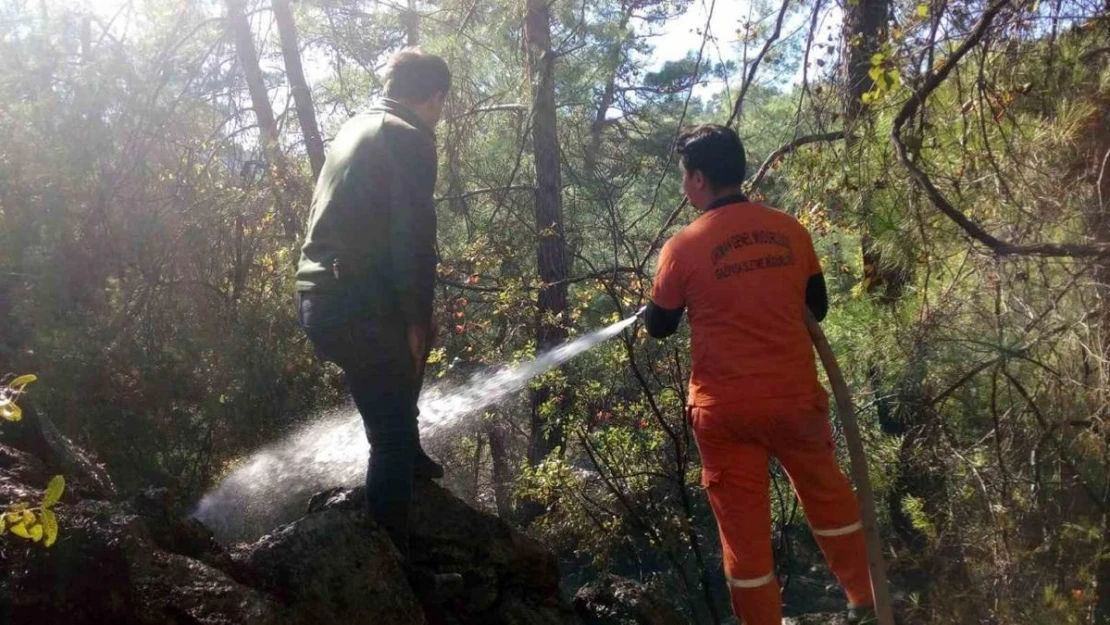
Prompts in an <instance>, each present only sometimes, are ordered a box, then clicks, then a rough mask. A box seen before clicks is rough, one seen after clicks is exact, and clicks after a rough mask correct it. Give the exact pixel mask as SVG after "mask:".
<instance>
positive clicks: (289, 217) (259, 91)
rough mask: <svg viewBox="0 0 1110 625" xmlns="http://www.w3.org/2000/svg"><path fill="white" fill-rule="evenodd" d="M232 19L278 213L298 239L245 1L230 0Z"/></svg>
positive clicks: (297, 225) (287, 232) (291, 235)
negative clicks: (270, 175)
mask: <svg viewBox="0 0 1110 625" xmlns="http://www.w3.org/2000/svg"><path fill="white" fill-rule="evenodd" d="M227 9H228V19H229V20H230V22H231V30H232V34H233V35H234V37H235V51H236V52H237V53H238V56H239V62H240V63H241V64H242V65H243V74H244V75H245V76H246V79H247V89H248V90H249V91H250V96H251V107H252V108H253V109H254V114H255V117H256V118H257V119H258V133H259V135H260V136H261V138H262V151H263V153H264V154H265V155H266V158H267V160H268V161H269V167H270V173H271V174H272V177H273V191H274V199H275V201H276V202H277V209H278V215H279V216H280V219H281V221H282V225H283V227H284V229H285V235H286V236H287V237H289V238H290V239H296V238H297V237H298V236H299V235H300V221H299V220H298V219H297V216H296V215H295V214H294V213H293V211H292V209H291V207H290V202H289V194H288V189H287V186H288V182H289V176H288V168H287V167H286V165H285V157H284V155H282V153H281V147H280V143H279V141H278V129H277V120H276V118H275V117H274V109H273V107H271V106H270V98H269V95H268V94H267V91H266V81H265V79H264V78H263V76H262V68H260V67H259V65H258V50H257V49H256V48H255V47H254V34H253V33H251V25H250V21H249V20H248V19H247V14H246V12H245V8H244V0H227Z"/></svg>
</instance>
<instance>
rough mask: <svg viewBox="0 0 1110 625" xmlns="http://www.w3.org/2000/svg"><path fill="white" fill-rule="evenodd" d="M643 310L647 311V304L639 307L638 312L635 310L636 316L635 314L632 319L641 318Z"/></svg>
mask: <svg viewBox="0 0 1110 625" xmlns="http://www.w3.org/2000/svg"><path fill="white" fill-rule="evenodd" d="M645 310H647V304H644V305H643V306H641V307H640V310H637V311H636V314H635V315H633V317H643V316H644V311H645Z"/></svg>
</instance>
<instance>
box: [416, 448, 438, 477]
mask: <svg viewBox="0 0 1110 625" xmlns="http://www.w3.org/2000/svg"><path fill="white" fill-rule="evenodd" d="M412 474H413V476H414V477H418V478H420V479H424V480H438V479H439V478H441V477H443V467H442V466H440V464H439V463H438V462H436V461H435V460H432V458H431V457H430V456H429V455H428V454H426V453H424V450H423V449H417V450H416V459H415V460H413V463H412Z"/></svg>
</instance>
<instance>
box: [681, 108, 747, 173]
mask: <svg viewBox="0 0 1110 625" xmlns="http://www.w3.org/2000/svg"><path fill="white" fill-rule="evenodd" d="M675 152H677V153H678V156H679V158H680V159H682V166H683V167H685V168H686V171H687V172H690V173H693V172H695V171H700V172H701V173H702V175H704V176H705V177H706V178H708V179H709V184H711V185H713V188H715V189H726V188H728V187H735V186H737V185H739V184H741V183H743V182H744V176H746V175H747V156H746V155H745V154H744V144H743V143H742V142H741V141H740V137H739V136H738V135H737V134H736V131H734V130H733V129H731V128H729V127H727V126H721V125H719V124H705V125H703V126H698V127H696V128H691V129H690V130H687V131H685V132H683V133H682V134H681V135H679V136H678V141H677V142H676V144H675Z"/></svg>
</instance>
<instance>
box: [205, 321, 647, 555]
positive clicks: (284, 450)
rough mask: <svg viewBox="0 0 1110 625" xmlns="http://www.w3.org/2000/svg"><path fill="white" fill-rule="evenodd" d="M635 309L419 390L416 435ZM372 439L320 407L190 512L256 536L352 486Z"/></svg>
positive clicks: (573, 350) (590, 342) (229, 531)
mask: <svg viewBox="0 0 1110 625" xmlns="http://www.w3.org/2000/svg"><path fill="white" fill-rule="evenodd" d="M645 309H646V307H644V308H641V309H640V310H639V311H637V312H636V314H634V315H632V316H631V317H628V318H627V319H623V320H621V321H618V322H616V323H614V324H611V325H609V326H608V327H605V328H602V329H601V330H597V331H595V332H591V333H590V334H587V335H585V336H581V337H579V338H577V339H574V340H572V341H568V342H566V343H563V344H562V345H559V346H558V347H555V348H553V349H551V350H548V351H546V352H544V353H542V354H540V355H538V356H536V357H535V358H534V359H532V360H529V361H526V362H521V363H518V364H516V365H513V366H507V367H499V368H492V369H489V370H486V371H483V372H481V373H479V374H476V375H474V376H473V377H471V378H470V379H469V380H468V381H467V382H465V383H462V384H436V385H433V386H431V387H430V388H428V389H426V390H425V391H424V392H423V393H422V395H421V397H420V430H421V436H425V437H426V436H432V435H434V434H435V433H436V432H437V431H439V430H441V429H443V428H446V427H449V426H451V425H455V424H457V423H459V421H460V419H462V418H463V417H466V416H469V415H473V414H475V413H477V412H479V411H481V410H483V409H485V408H489V407H490V406H493V405H494V404H496V403H498V402H500V401H502V400H504V399H505V398H507V397H508V396H510V395H512V394H514V393H516V392H519V391H521V390H523V389H524V388H525V387H526V386H527V385H528V382H529V381H530V380H532V379H533V378H535V377H536V376H539V375H542V374H544V373H547V372H548V371H550V370H552V369H554V368H555V367H558V366H559V365H562V364H563V363H565V362H567V361H568V360H570V359H572V358H574V357H575V356H578V355H580V354H583V353H585V352H587V351H589V350H590V349H593V348H594V347H596V346H597V345H599V344H601V343H603V342H605V341H607V340H609V339H611V338H613V337H614V336H616V335H618V334H620V333H621V332H622V331H623V330H624V329H625V328H627V327H629V326H631V325H632V324H633V323H635V322H636V320H637V319H638V318H639V317H640V316H641V315H642V314H643V312H644V310H645ZM369 451H370V445H369V443H367V441H366V434H365V430H364V429H363V425H362V417H361V416H360V415H359V413H358V411H357V410H355V409H353V408H348V409H345V410H339V411H334V412H331V413H327V414H324V415H322V416H320V417H318V418H316V419H313V422H312V423H311V424H309V425H307V426H306V427H304V428H303V429H301V430H299V431H297V432H295V433H293V434H292V435H290V436H288V437H286V438H285V439H284V440H282V441H280V442H277V443H275V444H273V445H270V446H268V447H265V448H263V449H261V450H259V451H258V452H256V453H254V454H253V455H251V456H249V457H248V458H246V459H245V461H244V462H243V464H242V465H240V466H239V467H238V468H236V469H235V470H234V471H232V472H231V473H230V474H229V475H228V476H227V477H226V478H225V479H224V480H223V482H221V483H220V485H219V486H217V487H216V488H215V489H214V490H213V491H211V492H209V493H208V494H207V495H205V496H204V498H203V499H201V501H200V503H199V504H198V505H197V509H196V511H195V512H194V513H193V516H195V517H196V518H197V519H199V520H201V521H202V522H204V524H205V525H207V526H208V527H209V528H211V529H212V531H213V532H214V533H215V534H216V537H217V538H219V539H220V540H222V541H225V542H228V541H232V540H246V539H251V538H255V537H257V536H260V535H261V534H262V533H264V532H267V531H269V530H270V529H273V528H274V527H275V526H277V525H278V524H280V523H282V522H285V521H288V520H291V519H293V518H296V517H298V516H299V515H300V514H302V513H303V512H304V507H305V504H306V502H307V501H308V498H309V497H311V496H312V495H313V494H315V493H317V492H319V491H322V490H324V489H327V488H331V487H335V486H355V485H357V484H359V483H361V482H362V481H363V479H364V478H365V476H366V461H367V455H368V454H369Z"/></svg>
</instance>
